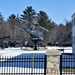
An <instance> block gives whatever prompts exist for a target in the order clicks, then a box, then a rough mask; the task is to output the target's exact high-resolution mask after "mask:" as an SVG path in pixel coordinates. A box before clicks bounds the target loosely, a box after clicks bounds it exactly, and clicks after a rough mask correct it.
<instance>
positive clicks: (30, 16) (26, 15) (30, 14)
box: [21, 6, 36, 28]
mask: <svg viewBox="0 0 75 75" xmlns="http://www.w3.org/2000/svg"><path fill="white" fill-rule="evenodd" d="M35 17H36V12H35V10H34V9H32V6H27V8H26V9H25V10H24V11H23V14H21V19H22V20H25V21H27V22H28V27H29V28H30V27H31V26H30V25H31V24H32V22H33V20H34V18H35Z"/></svg>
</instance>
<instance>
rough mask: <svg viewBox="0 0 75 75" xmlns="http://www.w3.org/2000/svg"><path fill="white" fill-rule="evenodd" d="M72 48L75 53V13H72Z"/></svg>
mask: <svg viewBox="0 0 75 75" xmlns="http://www.w3.org/2000/svg"><path fill="white" fill-rule="evenodd" d="M72 49H73V51H72V52H73V53H74V54H75V13H74V14H73V15H72Z"/></svg>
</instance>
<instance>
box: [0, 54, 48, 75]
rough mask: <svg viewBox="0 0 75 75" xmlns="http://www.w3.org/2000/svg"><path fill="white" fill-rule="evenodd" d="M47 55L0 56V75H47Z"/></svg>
mask: <svg viewBox="0 0 75 75" xmlns="http://www.w3.org/2000/svg"><path fill="white" fill-rule="evenodd" d="M46 59H47V55H43V56H41V57H40V56H36V57H29V56H19V57H17V56H16V57H0V75H46V67H47V60H46Z"/></svg>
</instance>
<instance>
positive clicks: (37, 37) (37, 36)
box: [20, 20, 48, 50]
mask: <svg viewBox="0 0 75 75" xmlns="http://www.w3.org/2000/svg"><path fill="white" fill-rule="evenodd" d="M24 22H28V21H25V20H24ZM28 23H29V22H28ZM20 27H21V28H23V29H24V30H25V31H26V32H28V33H29V34H30V36H31V38H30V39H31V40H32V41H33V42H34V44H35V46H34V50H37V43H38V41H42V40H43V39H44V38H43V32H41V31H39V30H37V29H35V28H31V29H29V28H28V27H26V26H24V25H22V22H20ZM40 28H42V29H43V30H46V31H48V30H47V29H45V28H43V27H41V26H40Z"/></svg>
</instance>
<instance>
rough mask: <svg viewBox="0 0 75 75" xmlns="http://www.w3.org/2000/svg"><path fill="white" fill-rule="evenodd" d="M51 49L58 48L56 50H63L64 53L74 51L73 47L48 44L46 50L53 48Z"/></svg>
mask: <svg viewBox="0 0 75 75" xmlns="http://www.w3.org/2000/svg"><path fill="white" fill-rule="evenodd" d="M51 49H56V50H60V51H61V50H63V52H64V53H72V47H58V46H46V50H51Z"/></svg>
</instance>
